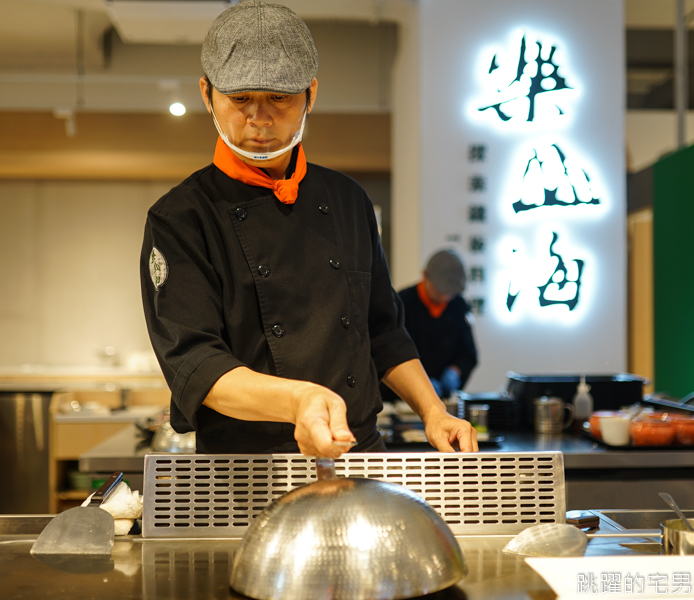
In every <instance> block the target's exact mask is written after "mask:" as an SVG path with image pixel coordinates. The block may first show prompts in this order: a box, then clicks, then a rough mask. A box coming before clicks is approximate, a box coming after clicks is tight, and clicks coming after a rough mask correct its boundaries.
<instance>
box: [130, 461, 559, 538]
mask: <svg viewBox="0 0 694 600" xmlns="http://www.w3.org/2000/svg"><path fill="white" fill-rule="evenodd" d="M335 468H336V472H337V475H338V477H368V478H371V479H380V480H382V481H388V482H390V483H397V484H400V485H404V486H405V487H407V488H409V489H410V490H412V491H413V492H415V493H416V494H418V495H419V496H421V497H422V498H424V500H426V501H427V502H428V503H429V504H430V505H431V506H432V507H433V508H434V509H435V510H436V511H437V512H438V513H439V514H440V515H441V517H442V518H443V519H444V520H445V521H446V523H448V525H449V526H450V528H451V530H452V531H453V533H454V534H459V535H460V534H473V533H518V532H519V531H522V530H523V529H525V528H526V527H529V526H531V525H536V524H540V523H564V522H565V511H566V499H565V493H564V459H563V455H562V454H561V452H527V453H512V452H478V453H474V454H467V453H466V454H464V453H455V454H447V453H438V452H420V453H410V452H397V453H395V452H394V453H359V454H357V453H355V454H345V455H343V456H342V457H341V458H339V459H337V460H336V461H335ZM315 478H316V473H315V467H314V464H313V459H312V458H308V457H305V456H302V455H300V454H253V455H241V454H207V455H206V454H150V455H147V456H146V457H145V474H144V512H143V531H142V533H143V536H144V537H241V536H243V534H244V533H245V531H246V529H247V528H248V525H249V524H250V523H251V520H252V519H253V518H254V517H255V516H257V515H258V514H259V513H260V512H261V511H262V510H263V509H264V508H265V507H266V506H267V505H268V504H269V503H270V502H272V501H273V500H274V499H276V498H278V497H280V496H282V495H284V494H285V493H286V492H288V491H289V490H292V489H294V488H295V487H298V486H301V485H304V484H307V483H310V482H312V481H314V480H315Z"/></svg>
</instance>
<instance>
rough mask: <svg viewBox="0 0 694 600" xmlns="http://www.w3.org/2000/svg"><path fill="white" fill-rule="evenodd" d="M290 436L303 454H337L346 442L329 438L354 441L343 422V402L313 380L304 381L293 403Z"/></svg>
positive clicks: (344, 413)
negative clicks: (342, 443)
mask: <svg viewBox="0 0 694 600" xmlns="http://www.w3.org/2000/svg"><path fill="white" fill-rule="evenodd" d="M294 425H295V430H294V438H295V439H296V441H297V443H298V444H299V451H300V452H301V453H302V454H305V455H307V456H329V457H332V458H337V457H338V456H340V455H341V454H342V453H343V452H345V451H346V450H349V446H348V445H344V446H340V445H336V444H333V441H339V442H355V441H356V438H355V437H354V435H353V434H352V432H351V431H350V429H349V426H348V425H347V405H346V404H345V401H344V400H343V399H342V398H341V397H340V396H339V395H338V394H336V393H335V392H333V391H332V390H329V389H328V388H326V387H323V386H321V385H317V384H314V383H307V384H306V388H305V389H303V390H301V392H300V394H298V396H297V399H296V403H295V419H294Z"/></svg>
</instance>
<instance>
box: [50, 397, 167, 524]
mask: <svg viewBox="0 0 694 600" xmlns="http://www.w3.org/2000/svg"><path fill="white" fill-rule="evenodd" d="M169 399H170V392H169V391H168V389H154V390H152V389H147V390H136V389H135V390H131V391H130V392H129V398H128V406H130V407H132V408H133V410H136V408H135V407H142V408H143V407H147V406H149V407H153V411H156V410H160V409H162V408H165V407H167V406H168V405H169ZM72 402H78V403H79V404H80V406H84V405H87V404H88V403H97V402H98V403H99V404H100V405H102V406H104V407H106V408H108V409H110V408H116V407H118V406H120V403H121V396H120V392H119V391H114V392H108V391H95V392H89V391H80V392H62V393H56V394H54V395H53V400H52V401H51V407H50V414H51V422H50V454H49V489H50V501H49V506H50V512H51V513H58V512H61V511H63V510H66V509H68V508H72V507H74V506H78V505H79V504H81V503H82V502H83V501H84V500H85V499H86V498H87V496H88V495H89V493H90V490H88V489H86V488H85V489H74V487H73V486H71V484H70V476H69V474H70V472H71V471H73V470H74V471H76V470H77V461H78V459H79V457H80V455H82V454H84V453H85V452H87V451H88V450H90V449H91V448H93V447H94V446H96V445H98V444H100V443H101V442H103V441H104V440H106V439H108V438H109V437H111V436H112V435H115V434H116V433H118V432H119V431H122V430H123V429H126V428H128V427H130V425H131V423H132V422H133V420H135V419H137V418H138V416H139V417H140V418H143V416H142V415H141V413H140V415H138V414H135V416H130V415H126V414H120V413H113V415H111V414H110V413H104V414H103V415H102V416H99V415H98V414H97V415H94V416H93V417H85V416H84V413H83V414H82V415H80V414H79V413H75V414H74V415H72V416H70V415H66V414H65V407H69V406H70V404H71V403H72Z"/></svg>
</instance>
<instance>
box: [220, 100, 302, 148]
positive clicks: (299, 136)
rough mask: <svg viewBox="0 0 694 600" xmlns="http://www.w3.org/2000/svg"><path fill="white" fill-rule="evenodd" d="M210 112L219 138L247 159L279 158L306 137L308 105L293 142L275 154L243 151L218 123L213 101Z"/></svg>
mask: <svg viewBox="0 0 694 600" xmlns="http://www.w3.org/2000/svg"><path fill="white" fill-rule="evenodd" d="M210 111H211V112H212V120H213V121H214V126H215V127H216V128H217V132H218V133H219V137H221V138H222V140H223V141H224V143H225V144H226V145H227V146H229V148H231V149H232V150H233V151H234V152H236V153H237V154H240V155H241V156H244V157H245V158H249V159H251V160H272V159H273V158H277V157H278V156H282V155H283V154H285V153H286V152H289V151H290V150H291V149H292V148H293V147H294V146H296V145H297V144H298V143H299V142H300V141H301V138H302V137H303V135H304V126H305V125H306V115H307V114H308V103H307V104H306V108H305V109H304V116H303V118H302V119H301V127H299V129H298V131H297V132H296V133H295V134H294V137H293V138H292V141H291V142H289V144H288V145H286V146H285V147H284V148H280V149H279V150H274V151H273V152H249V151H248V150H242V149H241V148H239V147H238V146H235V145H234V144H232V143H231V142H230V141H229V138H228V137H227V135H226V134H225V133H224V132H223V131H222V128H221V127H220V126H219V121H217V116H216V115H215V114H214V108H213V107H212V101H211V100H210Z"/></svg>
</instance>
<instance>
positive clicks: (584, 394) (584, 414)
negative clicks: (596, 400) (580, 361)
mask: <svg viewBox="0 0 694 600" xmlns="http://www.w3.org/2000/svg"><path fill="white" fill-rule="evenodd" d="M573 405H574V422H578V423H583V421H587V420H588V419H590V415H591V414H592V413H593V396H591V395H590V386H589V385H588V384H587V383H586V376H585V375H581V381H580V382H579V384H578V387H577V388H576V395H575V396H574V399H573Z"/></svg>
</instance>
